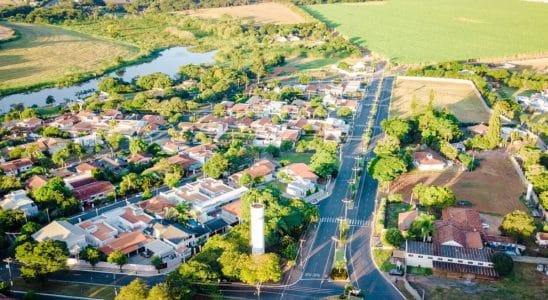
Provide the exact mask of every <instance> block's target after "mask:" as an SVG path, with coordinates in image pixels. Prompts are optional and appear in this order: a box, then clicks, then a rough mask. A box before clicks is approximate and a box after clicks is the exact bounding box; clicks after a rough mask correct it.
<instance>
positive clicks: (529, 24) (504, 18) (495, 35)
mask: <svg viewBox="0 0 548 300" xmlns="http://www.w3.org/2000/svg"><path fill="white" fill-rule="evenodd" d="M306 10H307V11H308V12H309V13H310V14H312V15H313V16H314V17H316V18H317V19H319V20H321V21H323V22H325V23H326V24H328V25H329V26H330V27H333V28H335V29H336V30H337V31H339V32H341V33H342V34H343V35H345V36H347V37H348V38H350V39H352V40H353V41H355V42H356V43H358V44H360V45H362V46H364V47H367V48H368V49H370V50H372V51H374V52H377V53H380V54H383V55H385V56H386V57H387V58H389V59H390V60H392V61H395V62H400V63H424V62H433V61H438V62H439V61H448V60H464V59H469V58H492V57H514V56H515V55H518V54H541V53H546V51H548V40H547V39H542V38H539V37H541V36H543V35H545V29H543V28H548V18H545V16H546V15H547V14H548V6H547V5H546V4H545V3H534V2H526V1H515V0H486V1H474V0H463V1H458V2H455V1H452V0H426V1H407V0H390V1H385V3H384V4H383V5H352V4H326V5H313V6H307V7H306ZM509 36H511V37H512V39H511V40H509V39H508V37H509ZM486 37H488V38H486Z"/></svg>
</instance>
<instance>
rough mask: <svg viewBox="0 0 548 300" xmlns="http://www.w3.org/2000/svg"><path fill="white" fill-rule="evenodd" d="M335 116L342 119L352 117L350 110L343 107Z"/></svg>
mask: <svg viewBox="0 0 548 300" xmlns="http://www.w3.org/2000/svg"><path fill="white" fill-rule="evenodd" d="M337 116H339V117H343V118H346V117H350V116H352V109H350V107H348V106H343V107H341V108H339V109H338V110H337Z"/></svg>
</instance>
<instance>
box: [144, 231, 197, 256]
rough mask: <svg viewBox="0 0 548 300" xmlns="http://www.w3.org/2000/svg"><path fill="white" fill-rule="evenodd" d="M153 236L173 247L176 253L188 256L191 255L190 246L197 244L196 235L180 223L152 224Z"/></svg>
mask: <svg viewBox="0 0 548 300" xmlns="http://www.w3.org/2000/svg"><path fill="white" fill-rule="evenodd" d="M152 228H153V230H154V237H155V238H157V239H160V240H162V241H164V242H165V243H167V244H168V245H170V246H171V247H173V249H175V251H177V253H179V254H181V255H183V256H184V257H188V256H190V255H192V248H193V247H194V246H196V245H197V242H198V237H197V236H196V235H195V233H194V232H193V231H192V230H190V229H189V228H187V227H185V226H183V225H181V224H177V223H175V224H162V223H156V224H154V225H152Z"/></svg>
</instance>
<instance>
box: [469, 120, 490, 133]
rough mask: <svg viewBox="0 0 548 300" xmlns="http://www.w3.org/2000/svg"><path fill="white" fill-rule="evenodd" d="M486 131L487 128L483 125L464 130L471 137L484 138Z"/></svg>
mask: <svg viewBox="0 0 548 300" xmlns="http://www.w3.org/2000/svg"><path fill="white" fill-rule="evenodd" d="M487 130H489V126H487V125H485V124H483V123H481V124H478V125H474V126H469V127H467V128H466V131H468V133H470V134H473V135H480V136H484V135H485V134H486V133H487Z"/></svg>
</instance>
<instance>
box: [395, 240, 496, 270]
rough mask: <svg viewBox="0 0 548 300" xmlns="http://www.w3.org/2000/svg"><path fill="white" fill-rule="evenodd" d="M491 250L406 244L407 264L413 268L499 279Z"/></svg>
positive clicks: (418, 243)
mask: <svg viewBox="0 0 548 300" xmlns="http://www.w3.org/2000/svg"><path fill="white" fill-rule="evenodd" d="M492 256H493V251H492V250H491V249H489V248H482V249H477V248H463V247H455V246H444V245H436V244H433V243H422V242H415V241H409V240H408V241H406V242H405V263H406V265H407V266H411V267H421V268H433V269H441V270H445V271H447V272H454V273H465V274H475V275H480V276H487V277H497V273H496V272H495V269H494V268H493V263H492V262H491V259H492Z"/></svg>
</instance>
